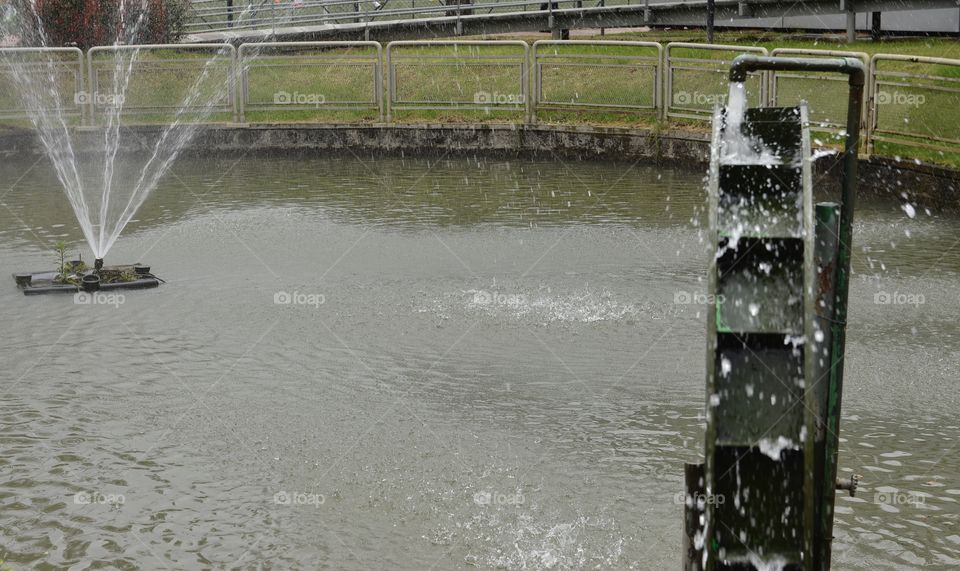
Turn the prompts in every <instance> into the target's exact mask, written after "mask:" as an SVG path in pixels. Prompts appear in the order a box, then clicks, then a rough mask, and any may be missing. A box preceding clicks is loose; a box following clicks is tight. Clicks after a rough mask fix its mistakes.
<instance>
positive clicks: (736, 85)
mask: <svg viewBox="0 0 960 571" xmlns="http://www.w3.org/2000/svg"><path fill="white" fill-rule="evenodd" d="M746 114H747V90H746V87H745V86H744V84H743V83H742V82H733V83H731V84H730V96H729V98H728V99H727V107H726V115H725V117H724V129H723V137H722V138H721V140H720V162H721V163H722V164H727V165H768V166H773V165H779V164H781V162H782V161H781V159H780V157H778V156H777V155H776V154H775V153H774V152H773V151H771V150H770V149H769V148H768V147H767V146H766V145H765V144H764V143H763V141H761V140H760V139H758V138H756V137H751V136H749V135H746V134H744V133H743V122H744V118H745V116H746Z"/></svg>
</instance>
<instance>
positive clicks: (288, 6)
mask: <svg viewBox="0 0 960 571" xmlns="http://www.w3.org/2000/svg"><path fill="white" fill-rule="evenodd" d="M631 3H634V4H635V3H636V2H633V0H604V1H602V2H600V1H598V0H593V1H592V2H591V1H590V0H587V1H586V2H584V1H583V0H554V1H553V2H545V1H543V0H486V1H482V0H481V1H477V2H470V1H468V0H461V1H459V2H458V1H457V0H446V1H445V0H279V1H275V0H245V1H241V0H236V1H235V2H234V6H233V7H228V5H227V2H226V0H194V1H193V7H192V9H191V11H190V12H189V13H188V18H189V19H188V21H187V23H186V25H185V27H184V31H185V32H186V33H188V34H198V33H206V32H235V31H240V30H253V29H268V30H273V31H276V30H277V29H278V28H292V27H301V26H321V25H325V24H338V23H348V22H353V23H362V22H373V21H383V20H394V21H402V20H412V19H417V18H439V17H445V16H446V17H457V18H459V17H461V16H468V15H482V14H493V13H503V12H530V13H534V12H541V13H544V14H552V12H553V11H554V10H560V9H565V8H587V7H596V6H604V5H605V6H608V7H611V6H617V5H629V4H631Z"/></svg>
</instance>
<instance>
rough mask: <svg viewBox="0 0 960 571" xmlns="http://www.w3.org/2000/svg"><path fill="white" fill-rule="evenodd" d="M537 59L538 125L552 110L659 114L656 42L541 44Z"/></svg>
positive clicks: (534, 111) (535, 100)
mask: <svg viewBox="0 0 960 571" xmlns="http://www.w3.org/2000/svg"><path fill="white" fill-rule="evenodd" d="M569 48H573V49H569ZM532 54H533V68H532V69H533V88H532V90H533V91H532V93H533V101H532V103H531V121H533V122H536V120H537V116H536V114H537V112H539V111H549V110H565V111H566V110H575V111H594V112H610V111H614V112H622V111H634V112H637V113H642V112H652V114H654V115H657V114H659V112H660V104H661V102H660V98H661V85H660V81H661V78H662V75H663V74H662V69H663V65H662V64H663V46H662V45H661V44H659V43H657V42H630V41H594V40H541V41H538V42H534V44H533V49H532Z"/></svg>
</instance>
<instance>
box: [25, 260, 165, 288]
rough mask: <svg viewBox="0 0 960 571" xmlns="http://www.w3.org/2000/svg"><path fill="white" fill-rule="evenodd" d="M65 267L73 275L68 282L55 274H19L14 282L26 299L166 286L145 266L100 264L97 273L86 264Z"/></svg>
mask: <svg viewBox="0 0 960 571" xmlns="http://www.w3.org/2000/svg"><path fill="white" fill-rule="evenodd" d="M65 266H66V268H67V270H68V272H69V273H68V274H67V278H66V279H63V278H62V277H61V273H60V272H57V271H55V270H54V271H44V272H25V273H17V274H13V279H14V280H16V282H17V287H19V288H20V289H22V290H23V294H24V295H39V294H43V293H77V292H80V291H85V292H95V291H105V292H110V291H117V290H124V289H148V288H154V287H157V286H159V285H160V283H161V282H163V280H161V279H160V278H158V277H157V276H155V275H153V274H152V273H150V266H145V265H143V264H127V265H119V266H104V265H103V261H102V260H97V263H96V265H95V268H94V269H86V267H85V266H84V265H83V263H82V262H67V263H66V264H65ZM58 278H61V279H58Z"/></svg>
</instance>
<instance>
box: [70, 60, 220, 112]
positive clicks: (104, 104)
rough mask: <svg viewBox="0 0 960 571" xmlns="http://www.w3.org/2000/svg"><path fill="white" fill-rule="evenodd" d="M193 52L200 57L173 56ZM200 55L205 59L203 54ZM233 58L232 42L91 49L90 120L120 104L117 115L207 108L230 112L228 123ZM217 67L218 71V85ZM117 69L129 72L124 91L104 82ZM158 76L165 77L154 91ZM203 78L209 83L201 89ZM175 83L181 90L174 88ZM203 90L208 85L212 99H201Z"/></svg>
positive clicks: (201, 110) (89, 61)
mask: <svg viewBox="0 0 960 571" xmlns="http://www.w3.org/2000/svg"><path fill="white" fill-rule="evenodd" d="M124 52H128V53H130V56H129V57H128V58H126V59H124V58H123V57H118V54H122V53H124ZM192 53H198V54H200V56H199V57H198V56H191V57H174V56H173V54H192ZM204 53H206V54H208V57H206V58H204V57H203V54H204ZM236 59H237V49H236V48H235V47H234V46H233V45H231V44H190V45H181V44H148V45H127V46H97V47H94V48H90V50H89V51H88V52H87V67H88V77H89V89H90V91H89V93H90V98H89V99H90V101H89V117H90V123H91V124H96V123H97V118H98V116H99V115H100V114H102V113H103V112H105V111H106V110H108V109H110V108H115V107H119V109H120V112H121V114H122V115H154V116H158V117H164V116H168V115H169V114H172V113H178V114H182V113H183V112H188V111H199V112H209V111H212V112H217V113H229V114H232V116H233V121H237V119H238V115H237V97H236V83H237V82H236V68H237V62H236ZM216 71H219V72H220V73H221V74H222V77H220V78H219V79H220V82H219V83H217V79H218V77H217V76H216V75H215V72H216ZM184 72H194V73H193V74H185V73H184ZM116 73H121V74H129V80H128V81H129V84H128V86H127V87H126V88H125V89H124V90H123V91H124V92H123V93H115V92H114V91H115V90H114V85H110V83H109V82H107V79H108V78H112V77H113V74H116ZM137 76H140V77H137ZM158 76H159V77H164V78H166V80H167V81H165V82H163V83H162V88H161V89H156V86H157V84H158V83H160V82H158V80H157V77H158ZM204 82H211V83H212V84H213V85H212V87H211V86H207V87H204V85H203V83H204ZM101 86H109V89H101ZM178 86H179V87H180V89H177V87H178ZM203 89H207V90H210V89H212V90H213V93H212V96H213V97H215V99H211V97H210V96H208V97H203V94H202V90H203ZM165 96H166V97H165ZM171 96H172V97H171ZM207 115H209V113H207Z"/></svg>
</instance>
